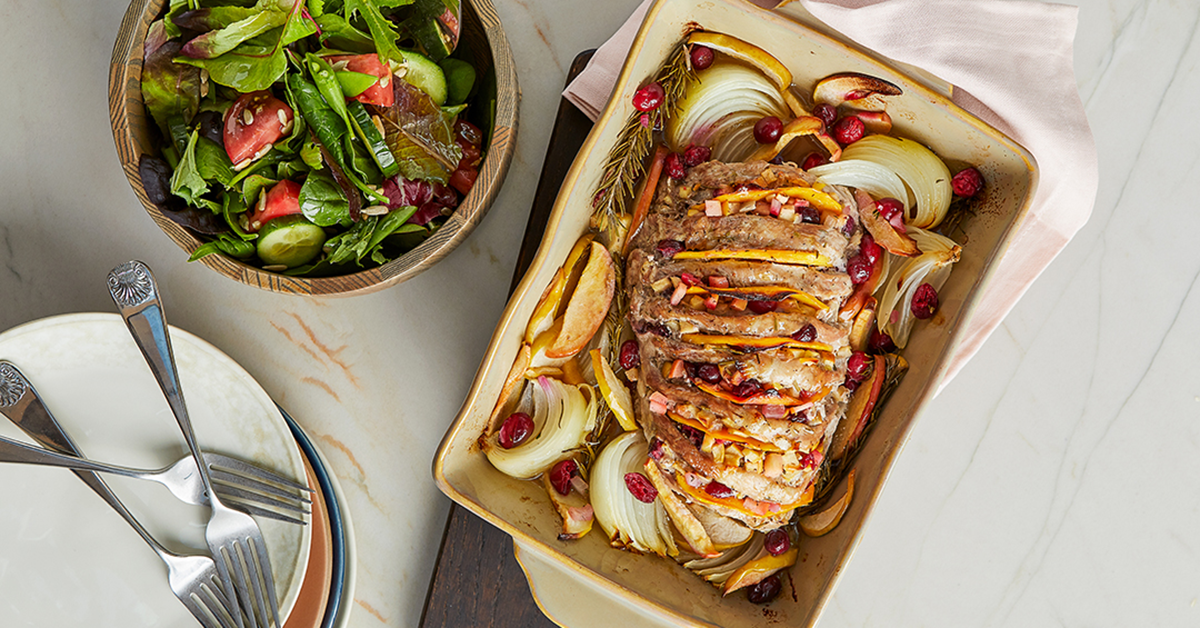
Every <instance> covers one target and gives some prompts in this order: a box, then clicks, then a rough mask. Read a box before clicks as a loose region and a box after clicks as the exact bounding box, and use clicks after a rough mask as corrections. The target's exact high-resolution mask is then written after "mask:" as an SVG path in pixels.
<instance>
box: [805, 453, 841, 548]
mask: <svg viewBox="0 0 1200 628" xmlns="http://www.w3.org/2000/svg"><path fill="white" fill-rule="evenodd" d="M853 497H854V469H851V470H850V473H849V475H847V476H846V492H845V493H842V496H841V497H839V498H838V499H837V501H835V502H834V503H832V504H830V505H829V507H828V508H826V509H824V510H822V511H820V512H814V513H812V514H811V515H805V516H803V517H800V519H799V521H798V523H799V524H800V529H801V530H803V531H804V533H805V534H807V535H808V536H812V537H817V536H822V535H825V534H828V533H829V532H830V531H831V530H833V529H834V528H836V527H837V524H839V523H841V521H842V516H843V515H845V514H846V509H847V508H849V507H850V499H851V498H853Z"/></svg>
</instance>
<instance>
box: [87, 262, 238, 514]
mask: <svg viewBox="0 0 1200 628" xmlns="http://www.w3.org/2000/svg"><path fill="white" fill-rule="evenodd" d="M108 291H109V294H110V295H111V296H112V299H113V302H114V303H116V305H117V310H118V311H119V312H120V313H121V318H123V319H124V320H125V326H126V327H128V328H129V333H130V334H131V335H132V336H133V340H134V342H135V343H136V344H137V346H138V349H140V350H141V351H142V355H143V356H145V358H146V364H147V365H149V367H150V372H151V373H152V374H153V375H154V379H155V380H156V381H157V382H158V386H159V388H161V389H162V392H163V396H165V397H166V398H167V405H168V406H170V408H171V413H172V414H174V415H175V420H176V421H177V422H178V423H179V428H180V430H182V431H183V438H184V440H185V441H187V445H188V449H189V450H190V451H191V452H192V456H193V457H194V458H195V459H196V462H197V464H196V467H197V468H198V469H199V471H200V480H201V482H202V483H203V484H204V490H205V492H207V493H208V496H209V500H210V501H212V502H213V503H214V505H215V506H219V505H220V499H219V498H217V496H216V495H215V494H214V491H213V489H212V480H211V478H210V477H209V473H208V465H206V464H205V463H204V455H203V454H202V453H200V448H199V447H198V446H197V445H196V434H195V432H194V431H193V430H192V420H191V418H190V417H188V411H187V404H185V403H184V401H183V390H182V388H181V386H180V385H179V373H178V371H177V370H176V368H175V353H174V351H173V350H172V349H171V336H170V334H169V332H168V331H167V329H168V328H167V317H166V313H165V312H163V308H162V303H161V302H160V301H159V298H158V283H157V282H156V281H155V280H154V275H153V274H152V273H151V272H150V268H149V267H148V266H146V265H145V264H144V263H142V262H139V261H137V260H133V261H130V262H125V263H124V264H121V265H119V266H117V267H116V268H114V269H112V271H110V272H109V273H108Z"/></svg>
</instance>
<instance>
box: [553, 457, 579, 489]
mask: <svg viewBox="0 0 1200 628" xmlns="http://www.w3.org/2000/svg"><path fill="white" fill-rule="evenodd" d="M576 473H579V463H577V462H575V461H574V460H571V459H570V458H567V459H566V460H560V461H559V462H558V464H556V465H554V466H553V467H552V468H551V469H550V484H551V485H552V486H554V490H556V491H558V494H559V495H566V494H568V493H570V492H571V478H572V477H574V476H575V474H576Z"/></svg>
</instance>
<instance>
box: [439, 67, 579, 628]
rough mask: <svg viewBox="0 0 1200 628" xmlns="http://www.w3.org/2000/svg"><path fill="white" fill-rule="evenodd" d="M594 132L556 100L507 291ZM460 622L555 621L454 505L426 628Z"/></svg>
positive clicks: (496, 536)
mask: <svg viewBox="0 0 1200 628" xmlns="http://www.w3.org/2000/svg"><path fill="white" fill-rule="evenodd" d="M592 52H593V51H590V50H589V51H587V52H583V53H580V54H579V56H577V57H575V61H574V63H572V64H571V71H570V73H569V75H568V77H567V81H568V82H570V80H571V79H573V78H574V77H575V75H577V74H578V73H579V72H580V71H582V70H583V68H584V66H585V65H587V62H588V59H591V57H592ZM591 130H592V121H591V120H589V119H588V118H587V116H585V115H583V113H581V112H580V111H579V110H578V109H576V108H575V106H574V105H572V104H571V103H569V102H567V101H566V100H565V99H564V100H563V101H562V102H561V103H559V106H558V116H557V117H556V118H555V122H554V130H553V131H551V133H550V145H549V148H548V149H547V151H546V160H545V161H544V162H543V163H542V175H541V178H540V179H539V180H538V186H537V191H536V192H535V193H534V198H533V207H532V208H531V209H530V211H529V222H528V223H527V225H526V227H525V237H524V238H523V239H522V241H521V250H520V252H519V253H518V254H517V266H516V269H515V271H514V272H513V280H512V286H511V287H510V288H509V291H510V292H511V291H512V289H514V288H516V286H517V283H518V282H519V281H520V280H521V277H522V276H523V275H524V274H525V270H526V269H527V268H529V263H530V262H531V261H533V256H534V254H536V253H537V249H538V246H539V245H540V244H541V242H542V236H543V234H544V233H545V230H546V222H547V220H549V218H550V210H551V208H552V207H553V206H554V199H555V197H557V196H558V188H559V187H560V186H561V185H562V182H563V179H564V178H566V176H567V170H568V169H570V167H571V162H572V161H574V160H575V155H576V154H577V153H578V152H579V149H580V148H581V147H582V146H583V142H584V140H585V139H586V138H587V134H588V132H589V131H591ZM463 626H471V627H476V626H477V627H479V628H553V626H555V624H554V622H551V621H550V620H549V619H546V617H545V616H544V615H543V614H542V612H541V610H539V609H538V607H537V604H536V603H534V601H533V596H532V595H530V593H529V583H528V582H527V581H526V580H525V574H524V573H523V572H522V571H521V566H520V565H519V564H518V563H517V560H516V558H514V557H513V543H512V539H511V538H510V537H509V536H508V535H507V534H505V533H503V532H501V531H500V530H498V529H496V528H495V527H493V526H492V525H491V524H489V523H487V522H486V521H484V520H482V519H480V518H479V517H476V516H475V515H473V514H471V513H470V512H468V511H467V510H466V509H465V508H462V507H460V506H459V505H458V504H454V505H452V506H451V507H450V517H449V520H448V521H447V522H446V532H445V535H444V536H443V538H442V546H441V550H440V551H439V552H438V561H437V566H436V567H435V568H434V572H433V579H432V580H431V581H430V583H429V593H428V596H427V597H426V599H425V610H424V612H423V613H422V616H421V628H459V627H463Z"/></svg>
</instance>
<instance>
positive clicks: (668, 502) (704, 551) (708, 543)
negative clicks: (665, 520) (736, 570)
mask: <svg viewBox="0 0 1200 628" xmlns="http://www.w3.org/2000/svg"><path fill="white" fill-rule="evenodd" d="M645 469H646V477H647V478H649V479H650V483H651V484H653V485H654V488H656V489H658V502H659V503H660V504H662V505H663V509H664V510H666V511H667V516H668V517H670V518H671V523H674V524H675V529H676V530H678V531H679V533H680V534H682V535H683V538H684V540H686V541H687V544H688V545H690V546H691V547H692V551H693V552H695V553H697V554H699V555H701V556H704V557H713V556H717V555H718V554H720V552H719V551H718V550H717V548H716V546H715V545H713V542H712V539H711V538H709V536H708V532H707V531H706V530H705V529H704V525H703V524H702V523H700V520H699V519H697V518H696V515H693V514H692V511H690V510H688V507H687V505H686V504H684V503H683V500H681V499H679V496H678V495H676V494H675V491H674V490H672V489H671V485H670V484H669V483H668V482H667V479H666V478H665V477H663V474H662V471H660V470H659V468H658V465H657V464H655V462H654V461H653V460H647V461H646V464H645Z"/></svg>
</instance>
